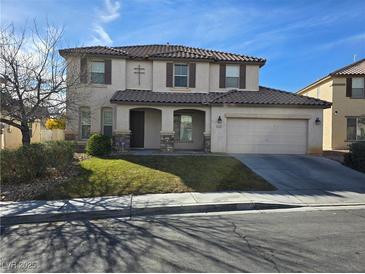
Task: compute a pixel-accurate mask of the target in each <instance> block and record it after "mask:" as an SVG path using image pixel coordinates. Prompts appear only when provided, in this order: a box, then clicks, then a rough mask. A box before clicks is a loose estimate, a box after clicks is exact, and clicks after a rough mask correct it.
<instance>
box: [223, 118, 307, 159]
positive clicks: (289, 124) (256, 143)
mask: <svg viewBox="0 0 365 274" xmlns="http://www.w3.org/2000/svg"><path fill="white" fill-rule="evenodd" d="M306 151H307V120H285V119H244V118H229V119H227V152H229V153H265V154H305V153H306Z"/></svg>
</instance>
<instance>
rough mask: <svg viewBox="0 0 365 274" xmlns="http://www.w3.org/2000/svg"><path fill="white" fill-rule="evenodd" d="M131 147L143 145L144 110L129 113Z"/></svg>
mask: <svg viewBox="0 0 365 274" xmlns="http://www.w3.org/2000/svg"><path fill="white" fill-rule="evenodd" d="M130 128H131V147H144V111H133V110H131V113H130Z"/></svg>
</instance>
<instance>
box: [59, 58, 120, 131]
mask: <svg viewBox="0 0 365 274" xmlns="http://www.w3.org/2000/svg"><path fill="white" fill-rule="evenodd" d="M92 59H93V58H91V60H92ZM68 60H69V62H70V63H71V65H70V66H71V67H72V68H73V70H72V72H73V73H77V72H79V71H80V58H79V57H73V58H71V59H68ZM96 60H97V59H96ZM126 66H127V63H126V60H125V59H113V60H112V84H111V85H103V84H79V85H75V86H73V87H72V88H70V90H69V93H68V96H71V98H73V99H71V102H75V103H74V104H73V105H72V106H70V107H69V108H68V110H67V118H68V119H67V122H66V130H65V133H66V134H68V133H73V134H76V135H79V134H80V128H79V108H80V107H90V111H91V132H93V133H94V132H101V112H102V109H103V108H104V107H111V108H112V109H113V110H114V114H115V105H114V104H111V103H110V98H111V97H112V96H113V94H114V93H115V91H116V90H124V89H126ZM114 116H115V115H114ZM114 121H115V119H113V122H114ZM113 127H115V124H113Z"/></svg>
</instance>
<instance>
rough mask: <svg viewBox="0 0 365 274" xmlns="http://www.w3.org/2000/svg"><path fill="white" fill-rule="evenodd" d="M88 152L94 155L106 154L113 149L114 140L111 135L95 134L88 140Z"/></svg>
mask: <svg viewBox="0 0 365 274" xmlns="http://www.w3.org/2000/svg"><path fill="white" fill-rule="evenodd" d="M85 151H86V153H87V154H89V155H93V156H105V155H108V154H110V152H111V151H112V142H111V139H110V137H108V136H105V135H102V134H93V135H91V137H90V138H89V140H87V144H86V149H85Z"/></svg>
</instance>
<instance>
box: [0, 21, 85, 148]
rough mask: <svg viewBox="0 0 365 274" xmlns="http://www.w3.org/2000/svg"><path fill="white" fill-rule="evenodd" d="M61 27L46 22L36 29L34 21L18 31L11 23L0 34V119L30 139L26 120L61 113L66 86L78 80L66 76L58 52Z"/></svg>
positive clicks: (24, 137) (64, 102)
mask: <svg viewBox="0 0 365 274" xmlns="http://www.w3.org/2000/svg"><path fill="white" fill-rule="evenodd" d="M62 35H63V29H59V28H55V27H52V26H50V25H49V24H47V28H46V30H45V31H44V32H42V33H41V32H40V31H39V28H38V27H37V24H36V22H34V24H33V27H31V28H29V30H26V29H23V30H22V32H21V33H20V34H19V33H17V32H16V31H15V29H14V27H13V26H12V25H9V26H6V27H3V28H2V29H1V34H0V46H1V49H0V69H1V72H0V77H1V94H0V95H1V97H0V99H1V120H0V121H1V122H2V123H6V124H8V125H11V126H14V127H17V128H19V129H20V130H21V132H22V142H23V144H29V143H30V136H31V135H30V127H29V124H30V123H32V122H33V121H35V120H36V119H42V118H45V117H56V116H59V115H61V114H62V113H64V111H65V108H66V105H67V104H68V102H67V100H68V98H69V96H66V89H67V88H70V86H72V85H75V84H77V83H78V82H79V81H78V80H77V79H76V78H75V77H73V79H72V82H71V81H70V79H67V75H66V73H67V70H68V67H69V65H70V64H68V63H67V61H66V60H65V59H63V58H62V57H61V56H60V55H59V53H58V47H59V45H60V43H61V39H62Z"/></svg>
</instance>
